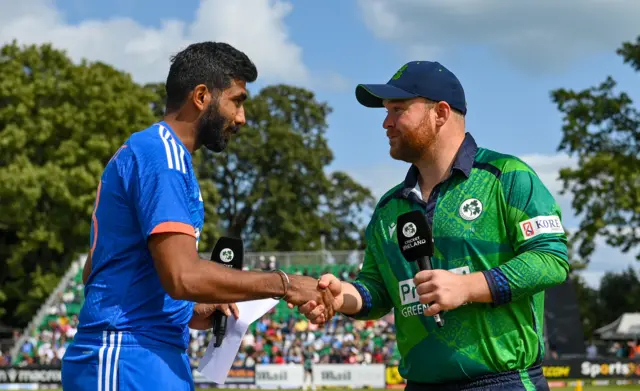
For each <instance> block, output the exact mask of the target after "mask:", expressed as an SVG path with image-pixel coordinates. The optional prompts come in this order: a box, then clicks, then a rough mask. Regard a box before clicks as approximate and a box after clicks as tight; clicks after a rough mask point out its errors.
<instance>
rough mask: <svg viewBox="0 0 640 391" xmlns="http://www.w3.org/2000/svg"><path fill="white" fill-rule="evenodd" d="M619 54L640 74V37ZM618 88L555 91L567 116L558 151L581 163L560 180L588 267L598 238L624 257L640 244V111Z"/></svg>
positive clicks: (565, 171) (606, 85)
mask: <svg viewBox="0 0 640 391" xmlns="http://www.w3.org/2000/svg"><path fill="white" fill-rule="evenodd" d="M617 53H618V54H619V55H620V56H622V58H623V60H624V62H625V63H627V64H630V65H631V66H632V67H633V68H634V69H635V70H636V71H639V70H640V37H638V39H637V40H636V42H635V43H632V42H627V43H624V44H623V45H622V46H621V48H620V49H618V51H617ZM615 88H616V82H615V81H614V80H613V78H611V77H608V78H607V79H606V80H605V81H604V82H602V83H601V84H600V85H599V86H596V87H592V88H589V89H586V90H582V91H573V90H566V89H558V90H555V91H553V92H552V98H553V101H554V102H555V103H556V104H557V106H558V109H559V110H560V111H561V112H562V113H563V116H564V124H563V127H562V132H563V138H562V141H561V143H560V146H559V150H560V151H564V152H567V153H568V154H570V155H572V156H573V155H575V156H577V160H578V167H577V168H575V169H571V168H565V169H563V170H561V171H560V178H561V179H562V181H563V182H564V191H565V192H566V191H570V193H571V194H572V195H573V201H572V206H573V208H574V209H575V211H576V213H577V214H578V215H581V216H582V221H581V224H580V227H579V230H578V232H577V233H576V234H575V235H574V240H575V243H576V247H577V251H578V254H579V256H580V257H581V258H583V260H584V261H585V262H588V260H589V257H590V255H591V254H592V253H593V250H594V247H595V238H596V236H602V237H604V238H605V239H606V242H607V243H608V244H609V245H610V246H613V247H617V248H619V249H620V250H621V251H623V252H628V251H630V250H631V249H632V248H634V247H636V246H638V244H640V111H639V110H638V109H637V107H636V106H634V104H633V102H632V100H631V98H630V97H629V95H627V94H626V93H624V92H620V93H619V92H616V91H615ZM637 258H638V259H640V252H639V253H638V255H637Z"/></svg>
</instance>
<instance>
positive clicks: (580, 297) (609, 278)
mask: <svg viewBox="0 0 640 391" xmlns="http://www.w3.org/2000/svg"><path fill="white" fill-rule="evenodd" d="M571 278H572V283H573V286H574V289H575V290H576V296H577V301H578V306H579V307H580V317H581V319H582V325H583V328H584V333H585V337H586V338H587V339H590V338H591V337H595V335H593V331H594V330H596V329H598V328H600V327H602V326H606V325H607V324H609V323H611V322H613V321H614V320H616V319H618V318H619V317H620V316H621V315H622V314H624V313H627V312H640V279H639V278H638V273H637V272H636V271H635V270H634V269H633V268H631V267H629V268H627V269H626V270H623V271H622V272H620V273H613V272H608V273H606V274H605V275H604V277H603V278H602V280H601V281H600V287H599V289H593V288H591V287H589V286H587V284H586V283H585V282H584V280H583V279H582V278H581V277H580V276H579V275H577V274H574V275H572V277H571Z"/></svg>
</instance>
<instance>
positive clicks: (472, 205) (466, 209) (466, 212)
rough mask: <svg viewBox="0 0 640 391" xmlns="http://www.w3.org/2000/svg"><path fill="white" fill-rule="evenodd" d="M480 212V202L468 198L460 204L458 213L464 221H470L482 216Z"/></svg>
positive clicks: (481, 207)
mask: <svg viewBox="0 0 640 391" xmlns="http://www.w3.org/2000/svg"><path fill="white" fill-rule="evenodd" d="M482 210H483V206H482V202H480V200H479V199H477V198H469V199H466V200H465V201H464V202H463V203H462V204H460V208H459V209H458V213H459V214H460V217H462V218H463V219H464V220H467V221H472V220H475V219H477V218H478V217H480V215H481V214H482Z"/></svg>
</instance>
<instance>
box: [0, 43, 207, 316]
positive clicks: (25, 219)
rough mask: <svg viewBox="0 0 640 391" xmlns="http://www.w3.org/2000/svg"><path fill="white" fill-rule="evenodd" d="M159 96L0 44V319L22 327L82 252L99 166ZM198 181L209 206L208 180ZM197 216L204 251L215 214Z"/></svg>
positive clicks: (59, 58)
mask: <svg viewBox="0 0 640 391" xmlns="http://www.w3.org/2000/svg"><path fill="white" fill-rule="evenodd" d="M159 99H160V98H159V97H158V95H157V94H156V92H155V91H154V89H152V88H145V87H143V86H140V85H138V84H136V83H135V82H134V81H133V80H132V79H131V77H130V76H129V75H127V74H125V73H122V72H120V71H117V70H116V69H114V68H113V67H111V66H109V65H106V64H103V63H100V62H96V63H89V62H87V61H82V62H81V63H79V64H74V63H72V61H71V60H70V59H69V58H68V57H67V55H66V54H65V53H64V52H63V51H59V50H56V49H54V48H53V47H51V46H50V45H42V46H25V47H20V46H18V44H17V43H16V42H13V43H11V44H8V45H6V46H3V47H2V48H1V49H0V199H1V200H2V202H1V203H0V270H1V271H2V272H0V304H1V305H0V322H4V323H7V324H10V325H12V326H23V325H25V324H26V322H27V321H29V320H30V319H31V318H32V317H33V315H34V314H35V312H36V310H37V309H38V307H39V306H40V305H41V304H42V302H43V300H44V299H45V298H46V297H47V296H48V295H49V294H50V293H51V291H52V290H53V289H54V288H55V286H56V285H57V283H58V281H59V278H60V276H61V275H62V274H63V273H64V271H66V270H67V269H68V267H69V265H70V263H71V261H72V260H74V259H76V258H77V257H78V255H80V254H82V253H86V252H87V251H88V250H89V229H90V222H91V213H92V209H93V204H94V201H95V196H96V188H97V185H98V180H99V178H100V175H101V174H102V170H103V169H104V166H105V164H106V163H107V162H108V160H109V159H110V158H111V156H112V155H113V153H114V152H115V151H116V150H117V149H118V148H119V146H120V145H121V144H122V143H123V142H124V141H125V140H126V139H127V137H128V136H129V135H130V134H131V133H133V132H135V131H138V130H141V129H144V128H146V127H148V126H149V125H151V124H152V123H153V122H154V121H156V120H157V119H158V118H157V115H156V116H154V111H153V110H152V109H154V107H155V106H154V105H157V104H158V102H159ZM156 114H157V111H156ZM201 187H202V195H203V199H205V201H206V202H208V203H215V202H217V195H216V193H215V188H214V186H213V185H212V184H211V182H210V181H201ZM207 212H208V213H207V216H206V220H207V226H206V227H205V229H204V230H203V231H205V232H203V237H202V242H204V243H203V246H206V247H209V246H210V245H211V240H212V237H213V236H215V235H216V230H217V219H216V217H215V210H213V209H212V208H211V207H209V209H207ZM207 241H208V243H207Z"/></svg>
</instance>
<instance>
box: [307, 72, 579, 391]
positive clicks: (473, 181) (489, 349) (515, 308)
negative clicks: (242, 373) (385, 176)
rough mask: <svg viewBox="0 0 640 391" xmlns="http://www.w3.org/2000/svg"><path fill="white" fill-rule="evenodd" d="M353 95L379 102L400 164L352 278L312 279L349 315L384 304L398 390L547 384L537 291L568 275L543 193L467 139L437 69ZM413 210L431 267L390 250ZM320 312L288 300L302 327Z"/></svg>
mask: <svg viewBox="0 0 640 391" xmlns="http://www.w3.org/2000/svg"><path fill="white" fill-rule="evenodd" d="M356 97H357V99H358V101H359V102H360V103H361V104H363V105H364V106H367V107H384V108H386V109H387V116H386V118H385V120H384V123H383V127H384V128H385V129H386V133H387V137H388V138H389V145H390V154H391V156H392V157H393V158H394V159H398V160H403V161H406V162H408V163H411V167H410V169H409V171H408V173H407V175H406V178H405V180H404V181H403V182H402V183H400V184H398V185H397V186H395V187H394V188H392V189H391V190H389V191H388V192H387V193H386V194H385V195H384V196H383V197H382V198H381V199H380V201H379V203H378V204H377V206H376V209H375V211H374V213H373V217H372V219H371V221H370V223H369V225H368V227H367V230H366V241H367V249H366V253H365V258H364V264H363V266H362V270H361V271H360V273H359V275H358V277H357V278H356V280H355V281H353V282H351V283H349V282H340V281H339V280H338V279H337V278H336V277H335V276H332V275H325V276H323V277H322V278H321V280H320V283H319V284H320V285H321V286H323V287H325V286H328V287H329V288H330V290H331V291H332V292H333V293H334V296H335V297H336V300H337V303H336V304H337V305H338V306H339V308H340V309H339V312H341V313H343V314H345V315H348V316H351V317H353V318H356V319H377V318H380V317H382V316H383V315H385V314H386V313H388V312H389V311H390V310H391V309H394V311H395V319H396V320H395V322H396V328H397V343H398V348H399V351H400V353H401V356H402V360H401V363H400V367H399V371H400V374H401V375H402V376H403V377H404V378H405V379H407V389H408V390H422V389H428V390H438V389H465V390H467V389H475V390H479V389H483V390H485V389H490V390H548V389H549V388H548V385H547V382H546V380H545V378H544V376H543V374H542V370H541V366H540V364H541V361H542V358H543V356H544V342H543V334H542V333H543V324H542V322H543V312H544V290H545V289H547V288H549V287H551V286H554V285H557V284H561V283H562V282H563V281H565V279H566V278H567V273H568V270H569V264H568V262H567V247H566V240H567V239H566V236H565V233H564V229H563V227H562V223H561V212H560V208H559V207H558V204H557V203H556V202H555V200H554V198H553V196H552V195H551V194H550V192H549V191H548V190H547V188H546V187H545V186H544V185H543V184H542V182H541V181H540V179H539V178H538V176H537V175H536V174H535V172H534V171H533V170H532V169H531V168H530V167H529V166H528V165H527V164H525V163H524V162H522V161H521V160H520V159H518V158H516V157H514V156H510V155H505V154H502V153H498V152H494V151H491V150H488V149H485V148H481V147H478V146H477V145H476V142H475V141H474V139H473V137H472V136H471V135H470V134H469V133H466V132H465V115H466V112H467V107H466V100H465V94H464V91H463V88H462V86H461V84H460V82H459V81H458V79H457V77H456V76H455V75H454V74H453V73H451V72H450V71H449V70H448V69H446V68H445V67H444V66H442V65H441V64H439V63H437V62H429V61H415V62H410V63H408V64H406V65H404V66H403V67H402V68H400V70H399V71H398V72H396V74H395V75H393V77H392V78H391V79H390V80H389V82H388V83H387V84H382V85H359V86H358V87H357V88H356ZM415 209H419V210H422V211H424V214H425V218H426V219H427V220H428V222H429V225H430V226H431V227H432V229H433V236H434V242H435V254H434V257H433V259H432V264H433V269H434V270H429V271H421V272H419V271H418V269H417V266H416V265H415V262H411V263H409V262H407V261H406V260H405V259H404V258H403V256H402V254H401V252H400V249H399V248H398V242H397V238H396V230H397V229H402V227H396V219H397V218H398V216H399V215H401V214H403V213H406V212H408V211H411V210H415ZM425 304H429V307H428V308H427V307H426V306H425ZM320 310H322V306H321V305H320V306H317V307H316V305H315V303H314V302H309V303H307V304H305V305H304V306H302V307H300V311H301V312H302V313H304V314H305V315H306V316H307V317H308V318H309V319H310V320H311V321H312V322H314V323H322V322H325V321H326V320H327V319H325V318H324V315H322V314H321V313H320ZM438 312H440V313H441V315H442V316H443V317H444V321H445V325H444V327H442V328H439V327H438V326H437V325H436V323H435V321H434V319H433V315H434V314H435V313H438Z"/></svg>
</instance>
